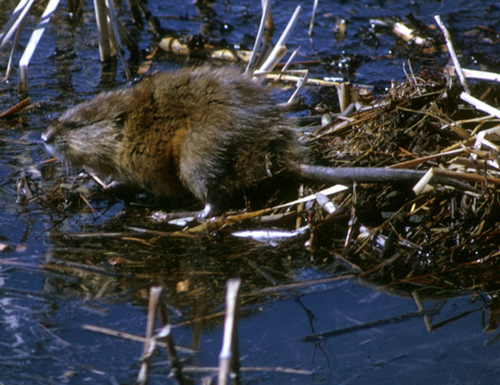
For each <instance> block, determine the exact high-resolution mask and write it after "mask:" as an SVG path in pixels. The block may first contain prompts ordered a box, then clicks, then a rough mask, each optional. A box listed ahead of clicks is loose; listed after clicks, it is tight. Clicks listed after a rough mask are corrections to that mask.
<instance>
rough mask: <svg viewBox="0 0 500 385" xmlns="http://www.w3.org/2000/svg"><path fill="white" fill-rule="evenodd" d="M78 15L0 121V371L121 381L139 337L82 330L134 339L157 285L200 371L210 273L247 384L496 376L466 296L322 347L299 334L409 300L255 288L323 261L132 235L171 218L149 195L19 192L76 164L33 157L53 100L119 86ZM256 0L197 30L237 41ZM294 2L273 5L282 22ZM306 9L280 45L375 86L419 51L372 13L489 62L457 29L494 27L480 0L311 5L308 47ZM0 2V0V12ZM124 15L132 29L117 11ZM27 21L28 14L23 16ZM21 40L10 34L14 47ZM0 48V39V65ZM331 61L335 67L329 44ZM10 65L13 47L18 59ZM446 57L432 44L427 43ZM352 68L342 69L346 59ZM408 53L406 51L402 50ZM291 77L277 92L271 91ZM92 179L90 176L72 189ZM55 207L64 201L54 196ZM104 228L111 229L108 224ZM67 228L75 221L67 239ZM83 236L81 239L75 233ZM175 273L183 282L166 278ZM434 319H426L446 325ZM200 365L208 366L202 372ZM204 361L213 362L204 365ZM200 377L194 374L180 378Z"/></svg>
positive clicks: (489, 336) (134, 361)
mask: <svg viewBox="0 0 500 385" xmlns="http://www.w3.org/2000/svg"><path fill="white" fill-rule="evenodd" d="M87 3H88V4H87V7H86V8H85V9H84V11H83V14H82V15H81V17H79V18H77V19H76V20H71V19H69V18H68V17H67V15H66V13H65V6H66V4H64V3H63V4H61V6H60V9H59V10H58V11H57V14H56V15H55V16H54V18H53V20H52V21H51V24H50V26H49V28H48V30H47V31H46V33H45V34H44V36H43V38H42V41H41V43H40V46H39V48H38V49H37V51H36V54H35V56H34V57H33V60H32V64H31V65H30V69H29V96H30V98H31V105H32V107H31V108H30V109H29V110H27V111H24V112H22V113H20V114H18V115H14V116H12V117H9V118H8V119H3V120H0V201H1V202H2V203H1V205H0V218H1V226H0V243H1V244H4V245H6V246H7V249H6V250H4V251H2V252H1V253H0V293H1V296H0V324H1V327H0V341H1V342H2V343H1V344H0V381H2V382H3V383H5V384H33V383H44V384H45V383H51V384H52V383H53V384H59V383H71V384H83V383H89V382H90V383H98V384H101V383H102V384H107V383H111V384H116V383H119V384H129V383H134V381H135V378H136V375H137V373H138V369H139V361H138V360H139V357H140V355H141V353H142V344H141V343H138V342H132V341H128V340H123V339H119V338H115V337H111V336H104V335H101V334H99V333H95V332H91V331H87V330H84V329H83V326H84V325H97V326H102V327H106V328H110V329H115V330H119V331H125V332H129V333H133V334H137V335H144V332H145V328H146V306H147V290H148V288H149V287H150V286H151V285H153V284H161V285H162V286H163V287H164V288H165V292H166V301H167V303H168V306H169V307H170V310H171V315H172V320H173V322H174V323H181V322H185V321H189V320H193V319H194V320H195V321H194V322H192V323H188V324H187V325H184V326H178V327H175V328H174V338H175V341H176V343H178V344H180V345H185V346H190V347H192V348H195V349H196V350H197V351H198V352H196V353H194V352H191V353H182V354H181V357H182V360H183V363H184V364H185V366H194V367H205V366H210V367H214V366H216V365H217V362H218V353H219V350H220V346H221V343H222V317H220V316H216V317H213V318H207V319H205V318H204V317H205V316H206V315H207V314H212V313H215V312H218V311H220V310H222V309H223V303H224V293H225V283H226V281H227V279H228V278H231V277H241V278H242V279H243V288H242V293H243V295H242V304H241V305H242V318H241V321H240V328H239V333H240V335H239V338H240V351H241V356H242V366H244V367H266V368H268V369H262V370H253V371H245V372H244V374H243V379H244V382H245V383H262V384H281V383H283V384H289V383H290V382H294V383H299V384H313V383H336V384H365V383H367V384H368V383H370V384H382V383H383V384H401V383H402V382H405V383H409V384H421V383H424V382H428V381H429V380H432V382H435V383H442V384H463V383H471V384H472V383H478V384H479V383H495V380H496V378H497V377H498V371H499V369H498V357H499V350H500V349H499V346H498V344H497V341H496V336H497V333H496V332H493V333H486V332H485V331H483V329H484V328H485V326H486V324H487V317H488V315H489V313H488V311H487V310H485V307H484V304H485V303H489V301H490V298H489V297H488V296H487V295H485V296H484V298H483V297H482V296H479V297H478V298H476V299H475V300H474V301H472V300H471V295H470V294H468V295H465V296H459V297H456V298H448V299H439V300H438V299H430V300H427V301H424V305H425V308H426V309H439V313H438V314H437V315H435V316H434V317H433V320H432V324H433V325H434V326H436V327H438V328H437V329H436V330H435V331H433V332H432V333H429V332H428V331H427V329H426V327H425V324H424V320H423V318H422V317H417V318H410V319H407V320H404V321H400V322H393V323H388V324H385V323H381V324H379V325H377V326H373V327H371V328H368V329H360V330H356V331H351V332H349V333H348V332H346V333H343V334H340V335H337V336H334V337H331V338H327V339H325V340H323V341H321V342H304V341H302V338H303V337H305V336H308V335H311V334H315V333H320V332H324V331H328V330H334V329H339V328H345V327H349V326H352V325H359V324H362V323H367V322H374V321H376V320H379V319H388V318H390V317H395V316H399V315H404V314H410V313H413V312H415V311H416V310H417V307H416V305H415V302H414V301H413V300H412V299H411V296H410V294H409V293H399V294H404V295H403V296H395V295H392V294H388V293H385V292H382V291H379V290H377V289H373V288H371V287H365V286H360V285H358V284H356V283H354V282H352V281H350V280H343V281H333V282H331V283H321V284H316V285H307V286H305V287H302V288H298V289H288V290H282V291H279V292H278V293H277V294H252V295H250V293H256V292H257V293H258V292H259V290H261V289H263V288H266V287H269V286H272V285H280V284H285V283H289V282H294V281H302V280H304V281H307V280H310V279H319V278H325V277H328V276H329V272H330V270H329V263H330V262H331V261H323V260H322V259H321V257H319V256H317V255H311V253H310V252H309V251H307V250H306V249H304V248H303V247H300V243H298V245H297V243H295V245H293V244H292V246H290V247H279V248H277V247H268V246H262V245H258V244H256V243H254V242H250V241H245V240H237V239H234V238H231V237H229V236H227V235H226V234H222V235H219V236H215V237H214V236H196V237H193V238H183V237H180V238H179V237H166V236H155V235H150V234H146V235H143V234H140V233H136V232H133V231H131V230H130V228H129V227H130V226H137V227H145V228H149V229H156V230H159V231H163V232H166V231H171V229H170V228H168V227H167V226H165V225H159V224H155V223H153V222H151V221H149V220H148V219H147V217H148V213H149V210H150V209H149V208H147V207H142V206H140V205H139V206H137V205H133V204H130V203H129V202H125V201H124V200H122V199H116V200H113V199H110V198H109V197H106V196H103V195H100V194H98V193H94V194H91V195H90V204H91V205H92V207H93V209H94V210H95V211H92V210H90V209H89V208H88V206H87V204H86V203H85V202H84V201H83V200H82V199H81V198H80V196H79V194H78V192H75V193H73V194H68V195H67V196H65V197H63V198H57V197H54V200H53V201H50V200H47V201H43V202H41V201H36V200H35V201H33V202H31V203H30V202H22V203H19V202H17V201H16V198H17V181H18V180H19V179H20V178H22V177H23V176H24V175H29V176H30V178H31V179H32V180H33V181H34V182H35V184H36V186H37V188H38V191H35V195H36V196H44V197H47V196H50V194H49V191H51V189H54V188H55V187H56V186H57V184H58V181H59V179H60V177H61V176H62V177H63V178H65V180H66V181H71V180H72V177H73V176H75V175H76V174H77V171H76V170H71V169H69V170H67V169H65V167H64V165H61V164H59V163H53V162H52V163H47V162H46V161H47V160H48V159H49V158H50V155H49V154H47V152H46V151H45V149H44V147H43V144H42V143H41V141H40V133H41V132H42V131H43V130H44V128H45V127H46V125H47V124H48V122H49V121H50V120H51V119H52V118H53V117H55V116H57V114H59V113H60V112H61V111H63V110H64V109H65V108H66V107H67V106H70V105H74V104H76V103H78V102H79V101H82V100H85V99H88V98H90V97H92V96H93V95H95V94H96V93H97V92H99V91H101V90H105V89H111V88H113V87H115V86H117V85H122V84H124V83H126V80H125V76H124V72H123V69H122V67H121V64H117V65H113V64H107V65H102V64H100V62H99V56H98V49H97V43H96V41H97V40H96V28H95V26H94V24H93V14H92V12H91V10H92V2H87ZM257 3H258V2H256V3H255V4H253V3H252V4H247V3H244V2H239V1H238V2H231V4H229V5H225V4H223V3H221V2H218V3H216V4H215V6H214V11H215V15H212V16H211V18H212V19H214V20H217V21H218V23H212V24H209V25H206V24H205V25H204V27H203V28H205V29H206V28H208V27H211V28H209V29H210V31H211V38H213V39H221V38H225V39H226V40H227V41H228V42H230V43H231V44H239V43H246V44H248V45H251V44H252V39H251V37H252V36H253V35H254V34H255V31H256V28H257V25H258V22H259V19H260V10H259V7H258V4H257ZM297 4H298V3H297V2H293V1H282V2H279V4H276V5H274V6H273V9H274V16H275V23H276V27H277V30H278V31H280V30H282V29H283V27H284V25H286V23H287V21H288V18H289V17H290V15H291V14H292V12H293V9H294V8H295V6H296V5H297ZM301 5H302V6H303V8H304V10H303V15H302V18H301V21H300V22H299V25H298V27H297V30H296V32H295V33H294V35H293V37H292V40H291V42H290V46H291V47H297V46H299V45H301V51H300V55H299V57H298V59H297V61H314V60H318V59H323V60H324V59H325V58H326V57H327V56H331V57H332V61H331V62H332V64H331V65H325V64H324V63H325V62H324V61H323V62H322V63H318V64H315V65H311V66H310V71H311V76H315V77H316V76H317V77H321V76H334V77H338V76H344V77H347V78H348V79H350V80H352V81H354V82H356V83H361V84H366V85H369V86H373V87H375V88H376V89H378V90H381V91H382V90H384V89H385V88H386V87H388V86H389V85H390V81H391V80H393V79H395V80H397V81H398V80H402V79H403V78H404V70H403V63H405V62H406V61H407V58H408V57H410V58H411V63H412V65H419V64H420V63H422V62H424V63H426V62H427V61H426V60H427V59H428V58H421V57H413V56H411V50H409V49H408V48H407V46H406V45H405V44H402V43H401V42H399V41H398V39H396V38H395V37H394V36H393V35H392V34H391V33H389V32H387V31H379V30H374V29H372V27H371V23H370V20H371V19H380V18H401V19H402V20H404V18H405V15H407V14H408V13H409V12H412V13H413V14H414V15H415V16H416V17H417V18H419V19H420V20H421V21H422V22H424V23H427V24H433V15H434V14H436V13H439V14H441V15H442V17H443V21H444V22H445V23H447V24H448V25H449V26H450V27H451V28H452V30H453V31H454V36H456V37H457V40H458V43H459V44H460V45H461V47H463V51H462V54H461V55H460V58H461V60H462V62H463V64H464V65H466V66H469V67H471V66H472V67H474V66H476V67H477V66H479V65H482V64H484V65H486V66H487V67H488V68H489V69H490V70H497V69H498V68H497V67H498V65H497V61H498V55H497V54H496V51H495V49H494V45H493V43H494V38H495V35H487V34H485V35H484V36H482V37H481V38H477V37H475V36H470V35H469V34H465V32H467V31H470V30H471V29H472V28H473V27H475V26H476V25H485V24H486V25H485V26H487V27H489V28H492V29H496V30H498V29H499V26H498V24H499V23H500V21H499V20H500V17H499V16H500V15H499V13H500V9H499V7H498V6H497V5H496V2H495V1H481V2H479V1H453V2H452V1H440V2H437V1H422V2H418V4H417V3H416V2H399V1H369V0H366V1H359V2H349V1H338V2H325V1H322V2H320V4H319V8H318V13H317V16H316V26H315V30H314V31H315V34H314V41H313V45H311V44H310V42H309V38H308V37H307V35H306V31H307V28H308V19H309V15H310V12H311V8H312V5H311V4H310V3H301ZM14 6H15V2H14V1H3V2H2V3H1V4H0V24H1V25H4V24H5V21H6V19H7V18H8V15H9V12H10V11H11V10H12V9H13V8H14ZM149 7H150V10H151V11H152V13H153V14H154V15H156V16H157V17H158V19H159V20H160V22H161V24H162V26H163V27H164V28H170V29H173V30H176V31H179V32H181V33H197V32H198V31H199V30H200V28H201V27H200V25H201V20H200V18H199V15H198V13H197V10H196V8H195V7H194V6H193V5H192V4H191V3H190V2H185V3H182V4H178V2H166V1H150V3H149ZM121 14H122V15H123V20H124V23H125V25H126V26H127V27H129V28H130V23H129V22H128V21H127V20H128V18H127V14H126V13H125V12H122V13H121ZM336 18H345V19H346V20H347V23H348V30H347V37H346V39H345V40H344V41H342V42H339V41H337V40H336V39H335V38H334V37H333V34H332V32H331V31H332V25H333V23H334V21H335V20H336ZM34 22H35V18H34V17H33V18H31V19H30V20H29V22H28V27H27V28H28V29H29V28H32V26H33V23H34ZM134 33H135V35H137V36H138V37H139V42H140V48H141V49H147V48H149V47H150V45H151V39H150V35H149V34H148V32H147V31H144V30H142V31H139V30H138V31H135V32H134ZM28 38H29V35H28V34H27V33H25V34H23V37H22V39H21V44H22V45H25V44H26V43H27V40H28ZM7 56H8V50H7V49H3V50H2V51H0V69H1V70H2V71H3V70H4V69H5V66H6V63H7ZM341 56H342V57H346V58H347V59H346V60H347V63H348V64H349V65H348V66H347V68H346V67H345V64H344V65H343V66H339V62H338V61H333V60H334V59H338V57H341ZM15 57H16V62H17V61H18V59H19V57H20V53H19V52H18V53H17V54H16V56H15ZM432 58H433V60H436V61H438V62H440V63H445V62H446V61H447V60H448V57H447V54H446V53H443V54H440V55H433V56H432ZM353 60H354V62H355V63H356V65H354V64H352V63H354V62H353ZM184 61H185V58H178V57H173V56H170V55H167V54H162V53H158V54H157V55H156V57H155V59H154V61H153V64H152V68H151V71H153V70H162V69H170V68H177V67H179V66H181V65H182V64H183V63H184ZM406 65H407V63H406ZM16 82H17V74H16V72H15V71H14V73H13V74H12V75H11V77H10V80H9V81H8V82H7V83H2V84H0V88H1V94H0V111H4V110H6V109H7V108H9V107H11V106H12V105H13V104H15V103H16V102H17V101H18V96H17V91H16ZM289 92H290V90H283V91H281V92H280V96H279V97H283V98H286V97H287V93H289ZM318 95H321V91H320V90H318V89H314V88H311V89H307V90H306V91H305V92H304V95H303V97H304V99H305V100H306V101H307V102H310V103H314V102H315V100H318V98H319V96H318ZM83 186H84V187H89V188H93V190H95V191H97V189H96V188H95V187H92V183H87V184H85V185H83ZM68 207H69V208H68ZM112 232H113V233H116V232H118V233H119V234H118V235H113V234H110V233H112ZM78 234H80V235H79V236H78ZM82 234H85V235H87V237H84V236H83V235H82ZM186 280H187V282H188V283H189V289H188V291H187V292H182V291H179V290H178V286H177V285H178V283H179V282H182V281H186ZM447 320H449V322H444V323H443V324H441V322H443V321H447ZM165 362H166V353H165V352H164V351H161V352H159V353H157V354H156V355H155V357H154V359H153V364H152V369H151V370H152V377H151V383H152V384H160V383H168V382H173V380H167V375H168V369H167V367H166V364H165ZM270 367H271V368H277V367H286V368H294V369H300V370H304V371H311V372H313V373H314V374H309V375H307V374H298V373H283V372H282V371H278V370H275V369H269V368H270ZM209 374H210V373H209ZM212 374H213V373H212ZM204 375H208V374H207V373H205V374H199V373H198V374H191V376H193V378H194V380H195V382H197V383H199V382H200V378H201V377H202V376H204Z"/></svg>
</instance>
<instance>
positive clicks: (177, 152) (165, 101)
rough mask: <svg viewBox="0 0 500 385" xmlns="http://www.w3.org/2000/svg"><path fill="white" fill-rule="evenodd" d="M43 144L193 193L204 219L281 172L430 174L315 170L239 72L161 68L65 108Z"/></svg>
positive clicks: (362, 178)
mask: <svg viewBox="0 0 500 385" xmlns="http://www.w3.org/2000/svg"><path fill="white" fill-rule="evenodd" d="M42 139H43V140H44V141H45V143H46V145H47V147H49V150H50V151H51V152H52V153H54V154H56V155H60V156H62V157H63V158H65V159H66V160H68V161H69V162H70V163H72V164H73V165H75V166H85V167H86V168H89V169H91V170H92V171H94V172H95V173H97V174H98V175H100V176H109V177H111V178H112V179H113V180H114V181H117V182H121V183H124V184H126V185H132V186H136V187H139V188H141V189H144V190H147V191H149V192H151V193H153V194H154V195H157V196H163V197H176V196H183V195H185V194H189V193H190V194H192V195H194V196H195V197H196V198H198V199H199V200H200V201H202V202H203V203H205V205H206V206H205V209H204V210H203V212H202V213H203V214H202V215H203V216H208V215H209V214H212V215H215V214H219V213H221V212H223V211H224V210H226V209H228V208H230V205H231V199H232V198H233V197H234V196H236V195H237V194H239V193H241V192H242V191H244V190H245V189H247V188H249V187H251V186H255V185H257V184H258V183H259V182H260V181H261V180H263V179H266V178H269V177H274V176H276V175H282V176H285V178H286V177H288V176H290V177H296V178H297V179H299V180H305V179H308V180H312V181H316V182H325V181H327V182H334V183H352V182H353V181H356V182H378V183H388V182H391V181H394V182H401V181H406V180H408V181H417V180H418V179H419V178H421V177H422V176H423V174H424V172H423V171H415V170H391V169H385V168H346V169H344V168H327V167H319V166H311V165H309V164H308V163H309V161H308V155H307V151H306V150H305V148H304V146H303V145H302V144H301V143H300V142H299V140H298V138H297V135H296V133H295V132H294V130H293V127H292V124H291V123H290V120H289V119H287V118H286V117H284V116H283V113H282V111H281V109H280V108H279V106H278V105H277V104H276V102H275V101H274V100H273V99H272V98H271V96H270V95H269V93H268V92H267V91H266V90H265V89H264V88H263V87H262V86H261V85H259V84H258V83H256V82H254V81H253V80H252V79H251V77H250V76H246V75H244V74H242V73H241V72H240V71H238V70H236V69H231V68H211V67H208V66H202V67H199V68H185V69H181V70H178V71H175V72H161V73H157V74H154V75H151V76H149V77H146V78H144V79H143V80H142V81H140V82H138V83H137V84H135V85H133V86H131V87H129V88H123V89H118V90H115V91H110V92H104V93H101V94H99V95H97V96H96V97H95V98H93V99H92V100H89V101H86V102H83V103H81V104H79V105H76V106H75V107H73V108H70V109H69V110H67V111H66V112H64V113H63V114H62V115H61V116H60V117H59V118H57V119H56V120H55V121H54V122H53V123H52V124H51V125H50V126H49V128H48V129H47V130H46V131H45V132H44V133H43V134H42ZM438 182H439V181H438ZM446 182H447V183H448V182H449V184H456V183H458V182H454V181H449V180H447V181H446Z"/></svg>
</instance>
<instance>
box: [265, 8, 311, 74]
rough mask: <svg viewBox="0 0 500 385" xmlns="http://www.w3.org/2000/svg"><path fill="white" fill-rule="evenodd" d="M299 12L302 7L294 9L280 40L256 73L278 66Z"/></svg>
mask: <svg viewBox="0 0 500 385" xmlns="http://www.w3.org/2000/svg"><path fill="white" fill-rule="evenodd" d="M301 12H302V7H301V6H300V5H298V6H297V8H295V12H294V13H293V15H292V17H291V18H290V21H289V22H288V24H287V26H286V28H285V30H284V31H283V34H282V35H281V37H280V39H279V40H278V42H277V43H276V45H275V46H274V49H273V50H272V52H271V54H270V55H269V57H268V58H267V59H266V61H265V62H264V64H262V66H261V67H260V68H259V70H258V71H257V72H259V73H265V72H269V71H272V69H273V68H274V67H275V66H276V64H278V62H279V61H280V60H281V59H282V58H283V56H285V54H286V51H287V50H286V42H287V41H288V39H289V38H290V35H291V34H292V31H293V29H294V27H295V25H296V24H297V21H298V19H299V16H300V13H301Z"/></svg>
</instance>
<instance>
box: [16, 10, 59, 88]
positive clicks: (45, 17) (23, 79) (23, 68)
mask: <svg viewBox="0 0 500 385" xmlns="http://www.w3.org/2000/svg"><path fill="white" fill-rule="evenodd" d="M58 5H59V0H50V1H49V3H48V4H47V7H45V11H43V14H42V17H41V18H40V22H39V23H38V25H37V26H36V28H35V30H34V31H33V33H32V34H31V37H30V40H29V42H28V45H27V46H26V49H25V50H24V52H23V55H22V56H21V60H19V85H18V92H19V94H21V95H26V94H27V93H28V65H29V63H30V60H31V57H32V56H33V53H34V52H35V49H36V46H37V45H38V42H39V41H40V39H41V38H42V35H43V33H44V32H45V28H46V27H47V24H48V23H49V20H50V17H51V16H52V14H53V13H54V11H55V10H56V8H57V6H58Z"/></svg>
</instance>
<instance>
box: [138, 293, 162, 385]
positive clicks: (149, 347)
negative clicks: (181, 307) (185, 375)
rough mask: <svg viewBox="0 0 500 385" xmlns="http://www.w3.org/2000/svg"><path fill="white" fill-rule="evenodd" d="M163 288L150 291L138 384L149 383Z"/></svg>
mask: <svg viewBox="0 0 500 385" xmlns="http://www.w3.org/2000/svg"><path fill="white" fill-rule="evenodd" d="M161 293H162V288H161V287H158V286H153V287H151V289H150V290H149V303H148V319H147V324H146V337H145V338H146V339H145V341H144V350H143V353H142V356H141V368H140V370H139V374H138V375H137V383H138V384H140V385H144V384H146V383H147V381H148V369H149V359H150V358H151V356H152V355H153V351H154V348H155V341H154V339H153V331H154V325H155V319H156V309H157V308H158V303H159V301H160V296H161Z"/></svg>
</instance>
